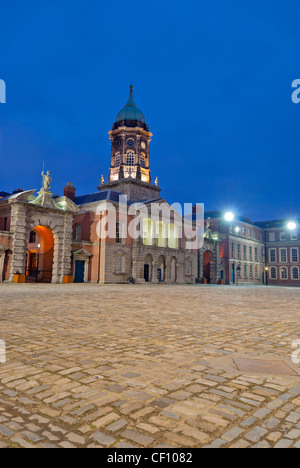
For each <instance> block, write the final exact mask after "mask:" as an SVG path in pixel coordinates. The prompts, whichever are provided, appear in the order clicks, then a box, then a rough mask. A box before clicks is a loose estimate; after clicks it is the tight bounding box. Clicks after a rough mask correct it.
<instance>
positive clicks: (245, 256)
mask: <svg viewBox="0 0 300 468" xmlns="http://www.w3.org/2000/svg"><path fill="white" fill-rule="evenodd" d="M244 260H247V247H246V245H244Z"/></svg>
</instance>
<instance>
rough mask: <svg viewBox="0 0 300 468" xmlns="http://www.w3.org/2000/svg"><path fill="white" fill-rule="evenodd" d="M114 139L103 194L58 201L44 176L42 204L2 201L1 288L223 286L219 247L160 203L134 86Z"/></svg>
mask: <svg viewBox="0 0 300 468" xmlns="http://www.w3.org/2000/svg"><path fill="white" fill-rule="evenodd" d="M109 136H110V140H111V164H110V169H109V181H108V182H107V183H104V178H103V176H102V177H101V182H100V185H99V186H98V190H97V192H95V193H91V194H87V195H84V196H76V189H75V187H74V186H73V185H72V184H71V183H68V184H67V185H66V187H64V195H63V196H62V197H58V196H56V197H54V196H53V194H52V193H51V192H50V183H51V178H50V175H49V173H46V174H44V172H43V173H42V176H43V187H42V189H41V190H40V191H39V192H38V194H37V196H36V195H35V190H30V191H22V190H18V191H17V193H14V194H12V195H10V194H8V193H7V192H3V193H2V197H1V198H0V281H8V280H10V281H13V280H14V279H15V277H16V276H25V279H26V281H28V282H29V281H38V282H52V283H62V282H64V281H69V280H70V277H72V278H73V279H74V281H75V282H98V283H129V282H135V283H195V282H199V281H200V279H201V277H202V276H203V274H204V272H206V275H207V279H208V282H210V283H217V282H218V281H219V274H220V273H219V272H220V260H219V242H218V240H214V239H212V238H206V239H203V235H202V236H201V235H199V232H198V231H200V229H198V226H197V225H196V224H195V223H194V222H193V221H191V220H190V221H188V222H184V221H185V220H184V218H183V215H182V214H181V213H179V212H177V211H176V210H175V209H174V208H173V207H172V206H170V205H169V204H168V203H167V202H166V200H164V199H163V198H162V197H161V194H160V192H161V189H160V187H159V186H158V180H157V179H156V181H155V183H154V184H153V183H152V181H151V172H150V141H151V137H152V134H151V133H150V131H149V128H148V126H147V124H146V119H145V117H144V114H143V113H142V112H141V111H140V110H139V109H138V108H137V106H136V104H135V102H134V99H133V88H132V86H131V87H130V95H129V99H128V102H127V103H126V105H125V107H124V108H123V109H121V111H120V112H119V113H118V115H117V118H116V121H115V122H114V124H113V127H112V130H111V131H110V132H109ZM153 213H155V215H153ZM202 231H203V226H202ZM132 232H134V235H133V234H132ZM193 236H194V238H193ZM190 239H193V242H191V241H190Z"/></svg>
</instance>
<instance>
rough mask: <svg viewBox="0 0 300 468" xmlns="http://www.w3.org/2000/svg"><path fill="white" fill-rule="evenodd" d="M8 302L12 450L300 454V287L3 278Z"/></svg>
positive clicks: (3, 393)
mask: <svg viewBox="0 0 300 468" xmlns="http://www.w3.org/2000/svg"><path fill="white" fill-rule="evenodd" d="M0 299H1V301H0V324H1V325H0V339H1V340H4V341H5V342H6V346H7V362H6V364H0V448H5V447H74V446H75V447H189V448H190V447H210V446H213V447H274V446H275V447H299V448H300V364H299V365H298V366H297V365H296V364H293V362H292V358H291V354H292V352H293V351H294V349H293V348H292V342H293V341H294V340H297V339H300V326H299V324H300V320H299V319H300V289H292V288H267V287H265V288H263V287H222V286H218V287H214V286H212V287H209V286H159V285H158V286H151V285H147V286H134V285H124V286H123V285H122V286H116V285H112V286H97V285H88V284H87V285H84V284H83V285H61V286H60V285H5V284H2V285H0ZM241 359H250V360H251V362H245V361H241ZM260 360H263V361H262V362H259V361H260ZM266 360H267V361H272V362H269V363H265V362H264V361H266ZM278 361H280V362H278ZM258 364H260V365H258ZM245 366H246V367H245ZM249 366H250V367H249ZM249 371H251V372H249Z"/></svg>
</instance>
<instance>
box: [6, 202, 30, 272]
mask: <svg viewBox="0 0 300 468" xmlns="http://www.w3.org/2000/svg"><path fill="white" fill-rule="evenodd" d="M11 216H12V218H11V232H13V244H12V259H11V267H10V281H13V279H14V276H15V274H16V273H17V272H19V273H20V274H22V275H24V274H25V270H26V248H27V237H26V236H27V226H26V206H25V205H23V204H22V203H13V204H12V209H11Z"/></svg>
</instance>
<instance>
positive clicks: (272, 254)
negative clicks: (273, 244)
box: [269, 249, 276, 263]
mask: <svg viewBox="0 0 300 468" xmlns="http://www.w3.org/2000/svg"><path fill="white" fill-rule="evenodd" d="M269 258H270V262H271V263H276V249H270V250H269Z"/></svg>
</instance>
